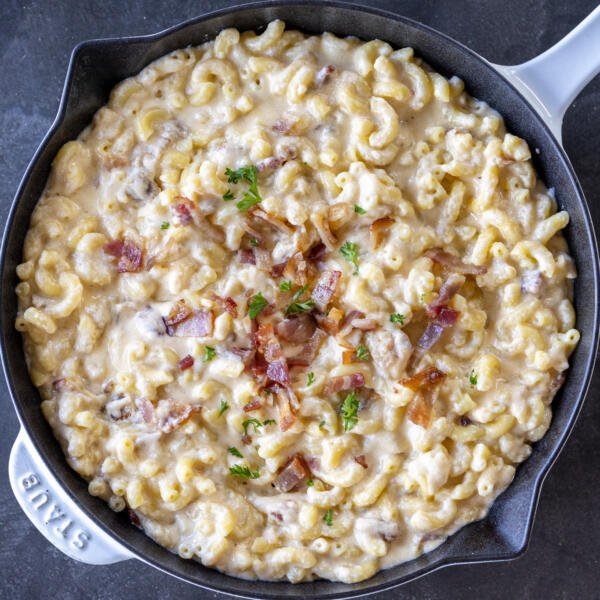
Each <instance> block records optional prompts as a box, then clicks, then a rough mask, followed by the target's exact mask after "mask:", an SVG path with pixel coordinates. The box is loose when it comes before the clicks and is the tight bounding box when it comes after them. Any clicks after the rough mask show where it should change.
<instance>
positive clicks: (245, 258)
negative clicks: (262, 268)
mask: <svg viewBox="0 0 600 600" xmlns="http://www.w3.org/2000/svg"><path fill="white" fill-rule="evenodd" d="M238 257H239V259H240V262H241V263H242V264H243V265H255V264H256V258H255V257H254V250H247V249H245V248H240V249H239V250H238Z"/></svg>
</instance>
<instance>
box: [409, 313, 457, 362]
mask: <svg viewBox="0 0 600 600" xmlns="http://www.w3.org/2000/svg"><path fill="white" fill-rule="evenodd" d="M459 314H460V313H459V312H458V311H456V310H453V309H452V308H448V307H447V306H440V307H439V309H438V315H437V317H436V318H435V320H433V321H430V322H429V323H428V324H427V327H426V328H425V331H423V333H422V334H421V337H420V338H419V339H418V340H417V344H416V346H415V353H414V354H413V362H414V361H417V360H418V359H419V358H421V356H423V354H424V353H425V352H427V350H429V349H430V348H432V347H433V346H434V344H435V343H436V342H437V341H438V340H439V339H440V338H441V337H442V333H444V329H446V328H448V327H451V326H452V325H454V323H456V320H457V319H458V316H459Z"/></svg>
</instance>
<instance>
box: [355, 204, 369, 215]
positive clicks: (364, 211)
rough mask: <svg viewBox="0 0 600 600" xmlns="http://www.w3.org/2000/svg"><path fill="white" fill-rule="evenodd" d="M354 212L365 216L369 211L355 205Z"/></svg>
mask: <svg viewBox="0 0 600 600" xmlns="http://www.w3.org/2000/svg"><path fill="white" fill-rule="evenodd" d="M354 212H355V213H358V214H359V215H364V214H365V213H366V212H367V211H366V210H365V209H364V208H363V207H362V206H359V205H358V204H355V205H354Z"/></svg>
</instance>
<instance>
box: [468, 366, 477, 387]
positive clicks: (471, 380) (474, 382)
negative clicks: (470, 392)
mask: <svg viewBox="0 0 600 600" xmlns="http://www.w3.org/2000/svg"><path fill="white" fill-rule="evenodd" d="M469 383H470V384H471V385H472V386H473V387H475V386H476V385H477V373H475V369H471V373H470V374H469Z"/></svg>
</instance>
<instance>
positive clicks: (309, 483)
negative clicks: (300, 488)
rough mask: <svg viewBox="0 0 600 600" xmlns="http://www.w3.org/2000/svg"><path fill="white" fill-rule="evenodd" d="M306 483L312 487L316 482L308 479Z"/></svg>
mask: <svg viewBox="0 0 600 600" xmlns="http://www.w3.org/2000/svg"><path fill="white" fill-rule="evenodd" d="M306 485H307V487H312V486H313V485H315V482H314V481H313V480H312V479H307V480H306Z"/></svg>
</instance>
